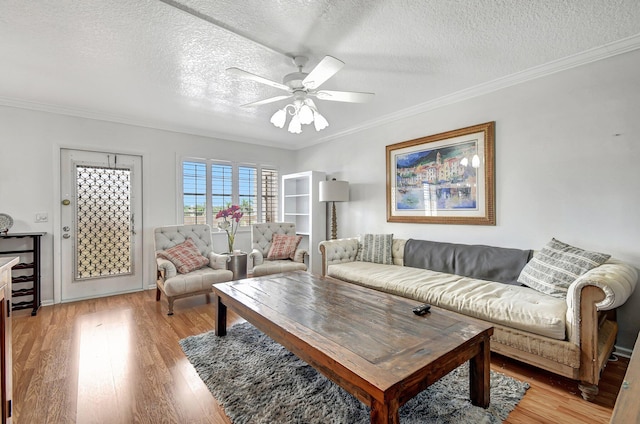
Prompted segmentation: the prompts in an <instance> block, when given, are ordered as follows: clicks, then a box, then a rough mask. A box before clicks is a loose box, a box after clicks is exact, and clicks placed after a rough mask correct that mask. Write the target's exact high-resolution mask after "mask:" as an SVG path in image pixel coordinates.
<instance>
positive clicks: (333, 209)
mask: <svg viewBox="0 0 640 424" xmlns="http://www.w3.org/2000/svg"><path fill="white" fill-rule="evenodd" d="M337 238H338V218H337V217H336V202H331V240H336V239H337Z"/></svg>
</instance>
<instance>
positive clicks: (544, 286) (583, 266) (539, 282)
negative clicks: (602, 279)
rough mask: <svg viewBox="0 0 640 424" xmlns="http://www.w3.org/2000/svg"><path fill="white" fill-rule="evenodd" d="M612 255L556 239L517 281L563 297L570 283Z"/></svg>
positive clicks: (526, 268)
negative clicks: (590, 250) (591, 250)
mask: <svg viewBox="0 0 640 424" xmlns="http://www.w3.org/2000/svg"><path fill="white" fill-rule="evenodd" d="M610 257H611V255H605V254H603V253H597V252H589V251H587V250H583V249H580V248H579V247H574V246H571V245H568V244H566V243H563V242H561V241H558V240H556V239H555V238H554V239H551V241H550V242H549V243H547V245H546V246H545V247H544V248H543V249H542V250H541V251H540V252H538V253H537V254H536V255H535V257H534V258H533V259H531V261H530V262H529V263H528V264H527V265H526V266H525V267H524V268H523V269H522V272H521V273H520V277H519V278H518V282H520V283H522V284H525V285H527V286H529V287H531V288H532V289H535V290H538V291H539V292H541V293H546V294H548V295H551V296H554V297H558V298H562V299H564V298H566V297H567V289H568V288H569V286H570V285H571V283H573V282H574V281H575V280H576V279H577V278H578V277H580V276H581V275H583V274H584V273H586V272H587V271H589V270H591V269H593V268H596V267H598V266H600V265H602V264H603V263H605V262H606V261H607V260H608V259H609V258H610Z"/></svg>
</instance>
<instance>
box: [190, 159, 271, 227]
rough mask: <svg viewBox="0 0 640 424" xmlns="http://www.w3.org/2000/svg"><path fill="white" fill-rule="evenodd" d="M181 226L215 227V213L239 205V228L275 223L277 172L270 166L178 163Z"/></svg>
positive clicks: (209, 162)
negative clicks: (240, 214)
mask: <svg viewBox="0 0 640 424" xmlns="http://www.w3.org/2000/svg"><path fill="white" fill-rule="evenodd" d="M182 199H183V202H182V205H181V207H182V210H183V222H184V223H185V224H209V225H211V226H213V227H215V226H216V225H217V221H216V219H215V216H216V214H217V213H218V212H219V211H220V210H222V209H225V208H228V207H229V206H231V205H239V206H240V208H241V209H242V211H243V212H244V216H243V217H242V220H241V221H240V228H242V227H245V228H248V227H249V226H250V225H251V224H254V223H256V222H273V221H277V215H278V171H277V170H276V169H274V168H273V167H265V166H260V165H246V164H242V165H239V164H234V163H229V162H219V161H213V160H202V159H191V160H184V161H183V162H182Z"/></svg>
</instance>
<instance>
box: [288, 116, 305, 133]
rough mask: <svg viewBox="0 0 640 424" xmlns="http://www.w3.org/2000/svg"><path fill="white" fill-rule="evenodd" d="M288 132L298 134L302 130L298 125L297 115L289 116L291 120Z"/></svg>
mask: <svg viewBox="0 0 640 424" xmlns="http://www.w3.org/2000/svg"><path fill="white" fill-rule="evenodd" d="M289 132H290V133H293V134H300V133H301V132H302V126H301V125H300V119H298V115H293V118H291V122H289Z"/></svg>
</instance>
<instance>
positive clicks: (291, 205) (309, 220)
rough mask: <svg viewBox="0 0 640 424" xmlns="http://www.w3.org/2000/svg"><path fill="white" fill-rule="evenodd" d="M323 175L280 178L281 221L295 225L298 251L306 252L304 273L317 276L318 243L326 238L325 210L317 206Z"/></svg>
mask: <svg viewBox="0 0 640 424" xmlns="http://www.w3.org/2000/svg"><path fill="white" fill-rule="evenodd" d="M325 179H326V176H325V173H324V172H318V171H307V172H298V173H296V174H288V175H283V176H282V184H281V187H282V209H280V210H281V211H282V220H283V221H285V222H293V223H295V224H296V233H297V234H298V235H301V236H302V237H303V238H302V241H301V242H300V247H301V248H303V249H306V250H307V251H308V252H309V263H308V270H309V271H310V272H312V273H315V274H319V273H320V272H321V263H320V254H319V253H318V243H320V242H321V241H322V240H324V239H325V237H326V219H327V218H326V206H325V204H324V203H320V197H319V190H320V181H324V180H325Z"/></svg>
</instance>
